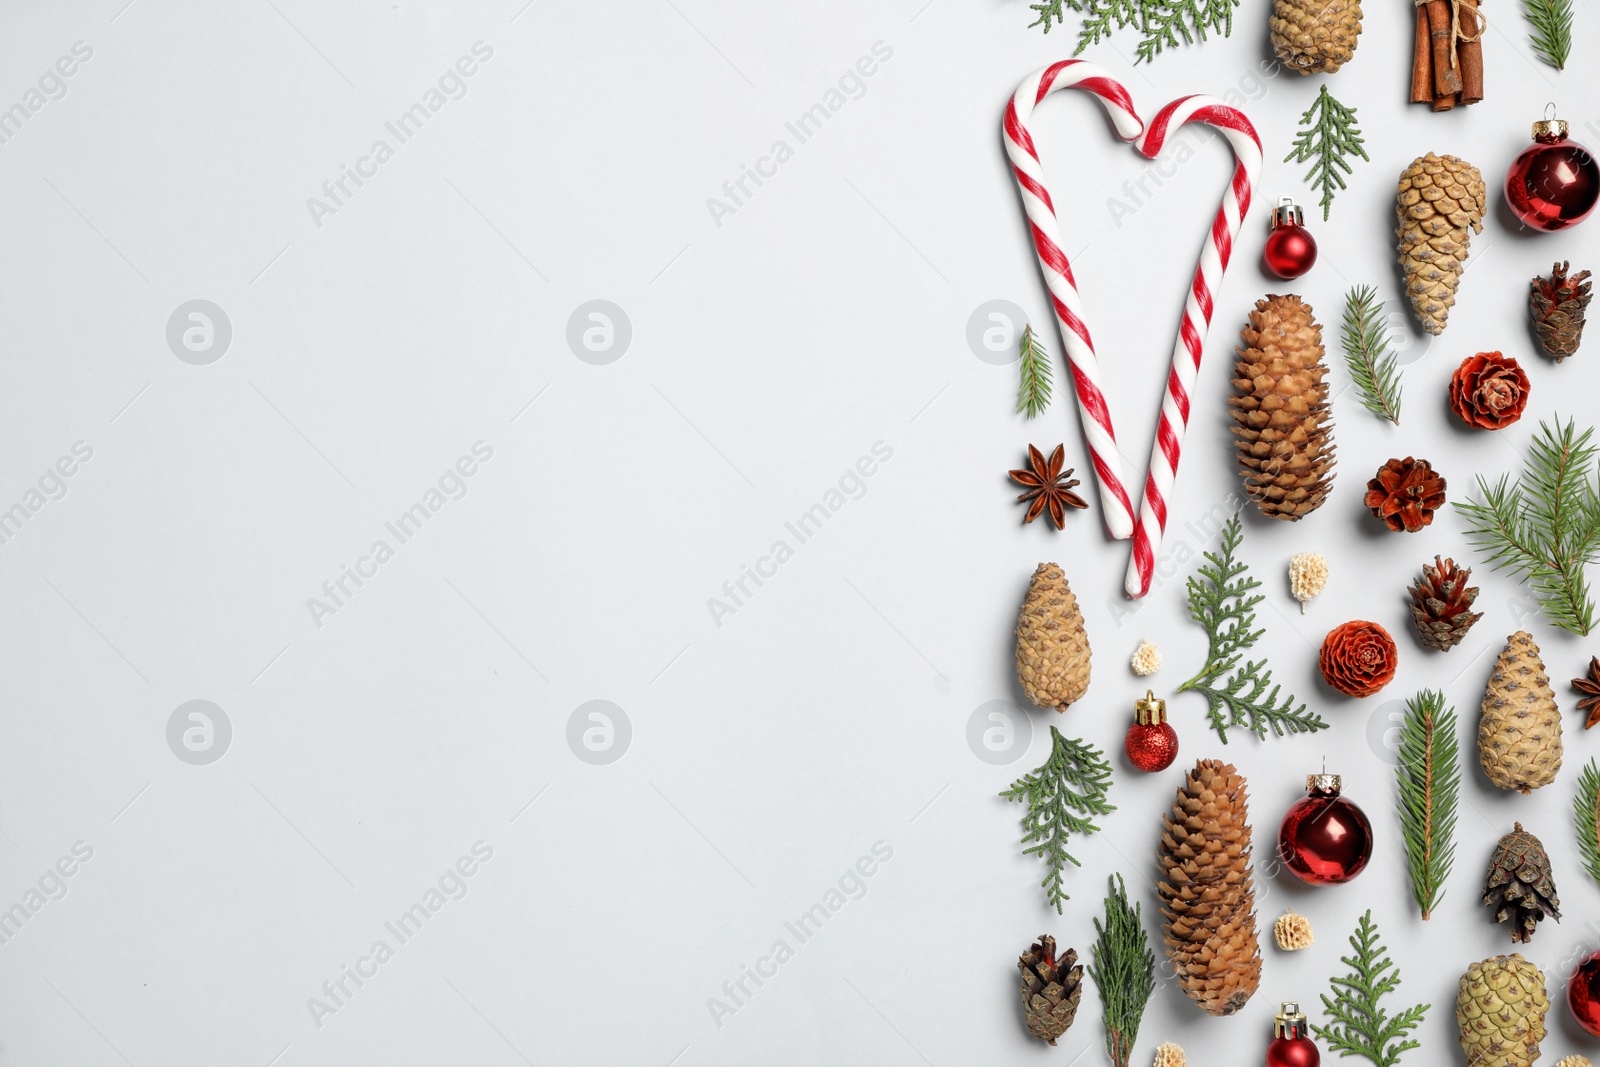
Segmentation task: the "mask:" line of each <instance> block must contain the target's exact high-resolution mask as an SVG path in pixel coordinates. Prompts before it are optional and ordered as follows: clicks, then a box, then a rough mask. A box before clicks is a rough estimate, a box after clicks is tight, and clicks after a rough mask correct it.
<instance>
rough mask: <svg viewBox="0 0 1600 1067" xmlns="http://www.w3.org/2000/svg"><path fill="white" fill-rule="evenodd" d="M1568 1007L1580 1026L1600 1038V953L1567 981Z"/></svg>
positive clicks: (1584, 963) (1581, 966) (1584, 962)
mask: <svg viewBox="0 0 1600 1067" xmlns="http://www.w3.org/2000/svg"><path fill="white" fill-rule="evenodd" d="M1567 1007H1568V1008H1571V1009H1572V1017H1573V1018H1574V1019H1576V1020H1578V1025H1579V1026H1581V1027H1583V1028H1584V1029H1585V1030H1587V1031H1589V1032H1590V1033H1591V1034H1593V1035H1594V1036H1595V1037H1600V952H1596V953H1595V954H1594V955H1592V956H1590V957H1589V958H1588V959H1586V960H1584V961H1583V962H1582V963H1580V964H1578V969H1577V970H1575V971H1573V972H1572V977H1571V978H1569V979H1567Z"/></svg>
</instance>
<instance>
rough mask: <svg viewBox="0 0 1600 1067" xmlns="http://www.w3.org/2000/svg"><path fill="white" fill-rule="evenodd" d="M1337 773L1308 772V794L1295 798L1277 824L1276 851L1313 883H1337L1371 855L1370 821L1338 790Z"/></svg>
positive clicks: (1296, 872)
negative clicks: (1278, 825)
mask: <svg viewBox="0 0 1600 1067" xmlns="http://www.w3.org/2000/svg"><path fill="white" fill-rule="evenodd" d="M1341 784H1342V782H1341V780H1340V778H1339V776H1338V775H1337V774H1312V775H1308V776H1307V777H1306V795H1305V796H1304V797H1302V798H1301V799H1299V800H1297V801H1295V803H1294V806H1293V807H1291V808H1290V809H1289V811H1288V813H1287V814H1286V815H1284V817H1283V824H1282V825H1281V826H1280V827H1279V828H1278V855H1280V856H1282V857H1283V864H1284V866H1285V867H1288V868H1289V870H1290V871H1292V872H1294V875H1295V877H1297V878H1299V879H1300V880H1301V881H1302V882H1309V883H1310V884H1311V885H1339V884H1340V883H1342V882H1348V881H1350V879H1352V878H1354V877H1355V876H1356V875H1358V874H1360V873H1361V872H1362V871H1363V870H1364V869H1366V866H1367V861H1368V860H1370V859H1372V823H1371V822H1369V821H1368V820H1367V814H1366V812H1364V811H1362V810H1361V809H1360V808H1359V807H1357V806H1356V805H1355V803H1354V802H1353V801H1351V800H1348V799H1346V798H1345V797H1343V796H1340V795H1339V788H1340V786H1341Z"/></svg>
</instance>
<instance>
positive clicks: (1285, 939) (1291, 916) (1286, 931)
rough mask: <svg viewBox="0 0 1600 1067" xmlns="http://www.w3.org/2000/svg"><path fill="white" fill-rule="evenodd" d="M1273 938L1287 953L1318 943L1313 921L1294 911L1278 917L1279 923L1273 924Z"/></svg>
mask: <svg viewBox="0 0 1600 1067" xmlns="http://www.w3.org/2000/svg"><path fill="white" fill-rule="evenodd" d="M1272 938H1273V940H1274V941H1276V942H1277V943H1278V947H1279V948H1281V949H1283V951H1285V952H1298V951H1300V950H1301V949H1303V948H1310V947H1311V945H1312V943H1313V942H1315V941H1316V935H1315V934H1313V933H1312V931H1311V920H1310V919H1308V918H1306V917H1305V916H1304V915H1301V914H1299V913H1297V912H1293V911H1290V912H1287V913H1285V914H1283V915H1280V916H1278V921H1277V922H1276V923H1273V924H1272Z"/></svg>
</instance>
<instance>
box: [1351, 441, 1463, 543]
mask: <svg viewBox="0 0 1600 1067" xmlns="http://www.w3.org/2000/svg"><path fill="white" fill-rule="evenodd" d="M1444 490H1445V481H1444V476H1443V475H1442V474H1438V473H1437V472H1435V471H1434V469H1433V464H1431V463H1429V462H1428V461H1427V460H1425V459H1412V458H1411V457H1410V456H1407V457H1406V458H1405V459H1391V460H1390V461H1389V462H1387V463H1385V464H1384V465H1383V466H1381V467H1379V468H1378V473H1377V474H1376V475H1374V476H1373V477H1372V479H1371V480H1370V481H1368V482H1367V495H1366V498H1365V500H1364V501H1363V503H1365V504H1366V505H1367V507H1369V508H1371V509H1372V514H1373V515H1375V516H1377V517H1378V518H1380V519H1382V520H1383V522H1384V525H1385V526H1387V527H1389V529H1391V530H1404V531H1406V533H1416V532H1417V531H1418V530H1420V529H1422V528H1423V527H1424V526H1427V525H1429V524H1430V523H1432V522H1433V513H1434V511H1435V510H1437V509H1438V508H1441V507H1443V506H1444Z"/></svg>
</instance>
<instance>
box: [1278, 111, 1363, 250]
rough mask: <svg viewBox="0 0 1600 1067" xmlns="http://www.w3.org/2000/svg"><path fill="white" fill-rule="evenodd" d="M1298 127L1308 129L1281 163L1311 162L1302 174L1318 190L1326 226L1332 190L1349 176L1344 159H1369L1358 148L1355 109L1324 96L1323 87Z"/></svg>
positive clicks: (1331, 200)
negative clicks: (1307, 169) (1353, 157)
mask: <svg viewBox="0 0 1600 1067" xmlns="http://www.w3.org/2000/svg"><path fill="white" fill-rule="evenodd" d="M1300 125H1302V126H1309V127H1310V128H1309V129H1307V130H1305V131H1303V132H1302V133H1301V134H1300V135H1299V136H1297V137H1296V138H1295V139H1294V145H1293V147H1292V148H1291V150H1290V152H1289V154H1288V155H1286V156H1284V157H1283V161H1284V162H1285V163H1305V162H1306V161H1308V160H1311V159H1313V158H1314V159H1315V162H1314V163H1312V164H1311V169H1310V170H1309V171H1307V172H1306V184H1307V185H1310V186H1311V187H1312V188H1313V189H1321V190H1322V201H1321V204H1322V221H1323V222H1327V221H1328V212H1329V211H1330V210H1331V209H1332V207H1333V196H1334V191H1335V187H1337V188H1339V189H1343V188H1345V184H1344V174H1349V173H1351V171H1350V164H1349V163H1348V162H1347V161H1346V159H1345V157H1346V156H1350V155H1357V156H1360V157H1361V158H1362V159H1365V160H1367V161H1368V162H1369V163H1370V162H1371V159H1370V158H1369V157H1368V156H1367V150H1366V149H1365V148H1364V147H1362V146H1363V144H1365V142H1364V141H1363V139H1362V137H1361V127H1359V126H1357V125H1356V109H1355V108H1353V107H1345V106H1344V105H1343V104H1341V103H1339V101H1338V99H1337V98H1335V97H1334V95H1333V94H1332V93H1330V92H1328V87H1327V86H1326V85H1324V86H1323V87H1322V92H1320V93H1318V94H1317V98H1316V99H1315V100H1313V101H1312V102H1311V106H1310V107H1308V108H1306V113H1305V114H1304V115H1301V116H1300ZM1340 171H1344V174H1340V173H1339V172H1340Z"/></svg>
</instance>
